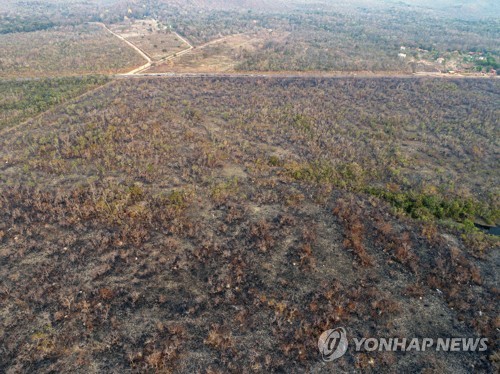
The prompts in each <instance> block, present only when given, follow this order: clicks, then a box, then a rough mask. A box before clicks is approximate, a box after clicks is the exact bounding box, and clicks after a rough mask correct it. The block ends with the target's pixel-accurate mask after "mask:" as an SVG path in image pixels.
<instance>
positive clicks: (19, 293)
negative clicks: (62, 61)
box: [0, 78, 500, 372]
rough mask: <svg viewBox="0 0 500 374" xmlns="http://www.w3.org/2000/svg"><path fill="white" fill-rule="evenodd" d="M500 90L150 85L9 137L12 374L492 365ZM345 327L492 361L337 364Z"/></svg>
mask: <svg viewBox="0 0 500 374" xmlns="http://www.w3.org/2000/svg"><path fill="white" fill-rule="evenodd" d="M498 85H499V83H498V82H497V81H494V80H474V79H471V80H456V81H455V80H440V79H437V80H432V79H395V78H387V79H312V78H311V79H304V78H302V79H285V78H283V79H244V78H237V79H236V78H213V79H209V78H191V79H187V80H186V79H176V78H172V79H154V78H152V79H146V78H141V79H139V78H137V79H129V80H116V81H113V82H111V83H108V84H106V85H105V86H103V87H102V88H101V89H99V90H96V91H92V92H91V93H90V94H88V95H86V96H84V97H82V98H77V99H74V100H73V101H72V102H69V103H68V104H67V105H64V106H60V107H56V108H54V109H53V110H51V111H49V112H47V113H45V114H44V115H43V116H41V117H38V118H36V119H34V120H32V121H29V122H28V123H26V124H24V125H23V126H21V127H19V126H18V127H12V126H6V127H5V130H3V132H2V138H1V140H0V144H1V147H0V165H1V166H0V170H1V174H0V176H1V177H0V191H1V193H0V208H1V209H0V215H1V219H0V264H1V267H0V315H1V319H0V320H1V324H0V342H1V343H0V344H1V345H0V348H1V351H2V355H1V356H0V357H1V358H0V371H5V372H17V371H34V370H37V371H40V372H51V371H65V372H68V371H77V372H79V371H82V370H83V369H82V368H83V367H85V369H84V371H85V372H89V371H90V372H102V371H107V372H124V371H138V370H149V371H151V372H154V371H166V372H168V371H170V370H174V371H178V372H188V371H190V372H196V371H202V372H222V371H227V370H229V371H231V372H235V371H240V372H252V371H255V372H262V371H267V372H269V371H276V372H303V371H306V370H307V371H319V370H321V371H328V370H330V371H332V372H333V371H334V370H339V369H340V370H344V371H347V370H352V367H353V366H354V367H355V368H357V369H360V370H361V369H363V370H364V371H365V370H366V371H373V372H391V371H393V372H422V371H424V372H425V371H427V372H436V371H439V372H468V371H471V370H475V371H479V372H489V371H493V370H495V367H496V368H498V362H499V354H498V347H497V345H496V342H497V341H498V328H499V322H500V321H499V319H498V303H497V302H496V300H498V292H499V291H498V288H497V285H498V265H499V259H498V251H497V250H496V249H497V246H498V241H497V240H496V239H495V238H493V237H490V236H487V235H485V234H484V233H482V232H480V231H478V230H476V229H474V227H473V222H474V221H477V220H481V221H486V222H489V223H490V224H494V223H496V222H497V221H498V187H497V186H498V173H497V165H496V163H495V161H496V155H497V154H498V141H497V139H496V138H495V135H494V134H495V131H498V122H497V121H498V118H499V113H498V112H499V109H498V108H499V100H500V99H499V86H498ZM438 290H439V291H438ZM337 326H344V327H346V328H347V330H348V333H349V334H350V336H356V337H370V336H389V337H434V338H437V337H443V336H451V337H453V336H466V337H478V336H484V337H488V338H489V339H490V345H489V349H488V351H487V352H484V353H469V354H460V355H459V354H453V353H448V354H445V353H436V352H426V353H421V354H414V355H410V354H404V353H376V354H368V353H355V352H353V351H349V352H348V353H347V354H346V356H344V357H343V358H342V359H340V360H339V361H337V362H336V364H335V365H336V366H331V365H327V364H325V363H322V362H321V361H320V358H319V356H318V353H317V347H316V343H317V338H318V336H319V334H321V332H322V331H324V330H325V329H328V328H332V327H337ZM82 372H83V371H82Z"/></svg>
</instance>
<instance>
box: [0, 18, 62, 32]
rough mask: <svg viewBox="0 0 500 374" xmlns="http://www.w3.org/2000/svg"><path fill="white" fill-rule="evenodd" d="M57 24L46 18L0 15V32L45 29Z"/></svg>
mask: <svg viewBox="0 0 500 374" xmlns="http://www.w3.org/2000/svg"><path fill="white" fill-rule="evenodd" d="M56 25H57V24H56V23H54V22H53V21H51V20H50V19H47V18H45V17H42V18H32V17H19V16H15V17H12V16H1V15H0V34H9V33H14V32H32V31H39V30H47V29H51V28H52V27H54V26H56Z"/></svg>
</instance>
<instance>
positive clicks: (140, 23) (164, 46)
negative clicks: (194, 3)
mask: <svg viewBox="0 0 500 374" xmlns="http://www.w3.org/2000/svg"><path fill="white" fill-rule="evenodd" d="M109 28H110V29H111V30H112V31H113V32H115V33H117V34H118V35H120V36H122V37H124V38H125V39H127V40H128V41H130V42H131V43H133V44H135V45H136V46H137V47H138V48H140V49H141V50H142V51H143V52H145V53H146V54H147V55H148V56H149V57H150V58H151V59H152V60H159V59H161V58H163V57H166V56H169V55H172V54H174V53H177V52H180V51H182V50H185V49H187V48H188V47H189V46H188V45H187V44H186V43H185V42H184V41H182V40H181V39H179V38H178V36H177V35H176V34H175V33H174V32H171V31H170V28H168V27H166V26H162V25H159V24H158V22H157V21H155V20H136V21H127V22H126V23H121V24H113V25H110V26H109Z"/></svg>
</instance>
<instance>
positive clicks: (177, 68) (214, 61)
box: [145, 30, 286, 73]
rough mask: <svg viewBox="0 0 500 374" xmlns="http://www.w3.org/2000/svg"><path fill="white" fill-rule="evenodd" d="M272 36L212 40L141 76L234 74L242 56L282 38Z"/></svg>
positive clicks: (238, 35)
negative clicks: (149, 74)
mask: <svg viewBox="0 0 500 374" xmlns="http://www.w3.org/2000/svg"><path fill="white" fill-rule="evenodd" d="M285 35H286V34H284V35H282V36H277V35H276V34H274V35H273V34H272V33H270V32H269V31H267V30H262V31H259V32H255V33H245V34H237V35H231V36H226V37H223V38H219V39H215V40H213V41H211V42H208V43H206V44H203V45H200V46H197V47H196V48H195V49H193V50H191V51H190V52H189V53H186V54H184V55H182V56H179V57H177V58H173V59H170V60H169V61H167V62H165V63H162V64H157V65H155V66H153V67H151V68H150V69H148V70H146V71H145V73H165V72H211V73H217V72H235V71H236V66H237V65H238V64H239V63H240V62H241V61H242V59H243V58H244V56H245V55H248V54H251V53H252V52H254V51H256V50H257V49H259V48H262V47H263V45H264V44H265V43H266V42H268V41H270V40H276V38H281V37H284V36H285Z"/></svg>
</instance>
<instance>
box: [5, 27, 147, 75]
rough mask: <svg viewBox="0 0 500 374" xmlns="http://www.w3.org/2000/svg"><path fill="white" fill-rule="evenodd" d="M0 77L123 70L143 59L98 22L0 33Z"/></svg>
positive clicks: (130, 67)
mask: <svg viewBox="0 0 500 374" xmlns="http://www.w3.org/2000/svg"><path fill="white" fill-rule="evenodd" d="M0 45H1V49H0V50H1V54H0V78H9V77H51V76H70V75H88V74H109V73H125V72H127V71H130V70H131V69H133V68H134V67H138V66H140V65H142V64H144V60H143V59H142V58H141V57H140V56H139V55H138V54H137V53H136V52H135V51H134V50H133V49H131V48H130V47H129V46H127V45H126V44H125V43H124V42H123V41H120V40H119V39H118V38H116V37H115V36H113V35H111V34H110V33H109V32H107V31H106V30H104V29H103V28H102V27H100V26H98V25H81V26H76V27H59V28H56V29H50V30H46V31H37V32H30V33H11V34H5V35H0Z"/></svg>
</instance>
